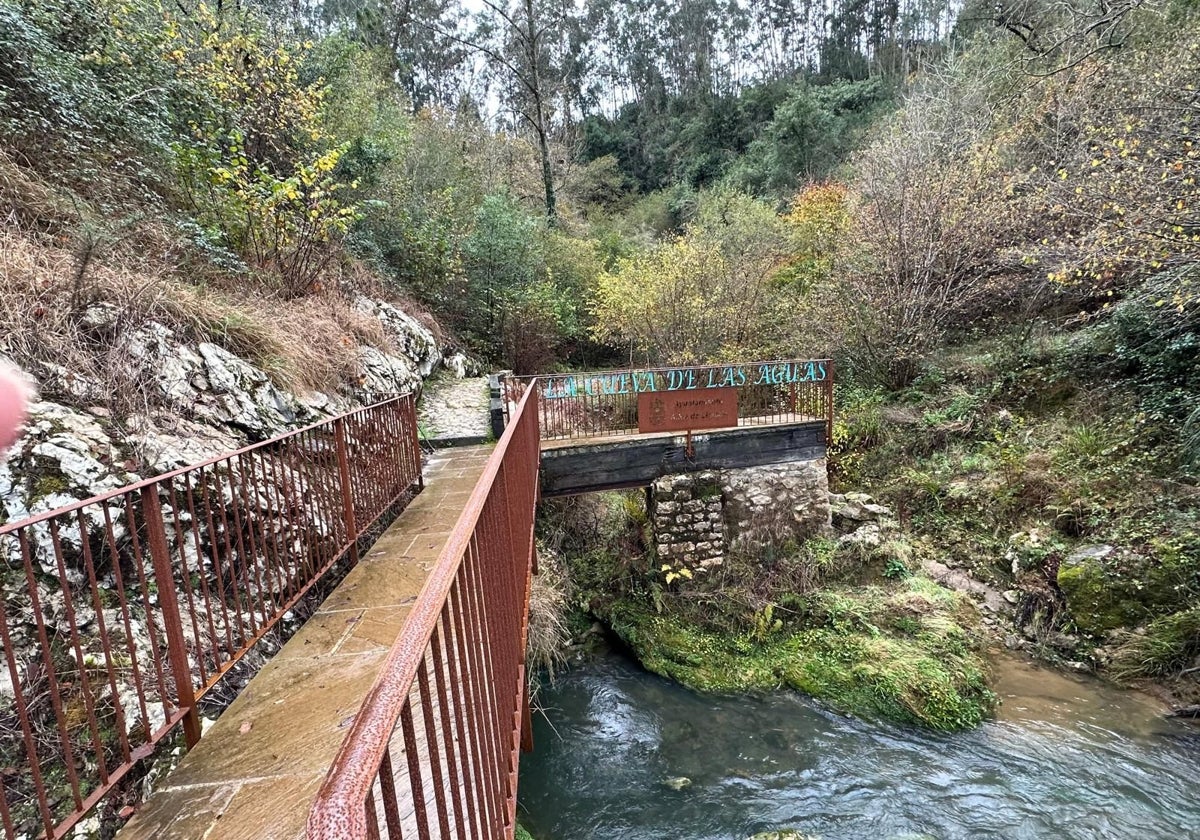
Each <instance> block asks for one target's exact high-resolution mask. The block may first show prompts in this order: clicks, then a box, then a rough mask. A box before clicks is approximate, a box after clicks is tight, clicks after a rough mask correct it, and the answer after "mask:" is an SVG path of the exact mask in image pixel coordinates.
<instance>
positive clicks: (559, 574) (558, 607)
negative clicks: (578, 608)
mask: <svg viewBox="0 0 1200 840" xmlns="http://www.w3.org/2000/svg"><path fill="white" fill-rule="evenodd" d="M570 593H571V584H570V580H569V579H568V577H567V569H566V563H565V562H564V561H563V559H562V558H561V557H560V556H559V555H558V554H557V553H555V552H553V551H550V550H549V549H547V548H546V547H545V546H544V545H543V546H540V547H539V549H538V573H537V574H536V575H534V577H533V586H532V588H531V590H530V593H529V635H528V638H527V641H526V645H525V649H526V652H527V654H526V655H527V659H528V661H529V664H530V669H529V670H530V672H531V673H533V672H536V671H541V672H543V673H545V674H546V675H547V676H549V677H550V678H551V679H553V678H554V675H555V674H556V673H557V672H558V671H559V670H560V669H562V668H563V667H564V666H565V665H566V664H567V658H566V649H567V645H568V644H570V641H571V634H570V631H569V630H568V629H567V619H566V616H567V611H568V610H569V609H570V604H569V602H570Z"/></svg>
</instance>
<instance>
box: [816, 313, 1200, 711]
mask: <svg viewBox="0 0 1200 840" xmlns="http://www.w3.org/2000/svg"><path fill="white" fill-rule="evenodd" d="M1094 338H1095V336H1094V335H1088V334H1087V333H1086V332H1085V333H1082V334H1080V335H1076V336H1073V337H1062V336H1059V337H1055V338H1048V339H1045V340H1043V341H1033V342H1028V341H1026V342H1019V341H1018V340H1017V339H1016V338H1013V339H1011V340H1002V339H993V340H989V341H987V342H983V343H978V344H973V345H969V346H966V347H960V348H957V349H954V350H950V351H947V353H946V354H945V355H944V356H943V358H942V360H941V362H940V363H939V364H938V365H937V367H936V368H934V369H932V370H931V371H930V372H929V373H928V374H927V375H926V376H925V377H924V378H923V379H922V380H920V381H918V383H916V385H915V386H914V387H912V388H911V389H909V390H908V391H906V392H903V393H900V394H882V393H877V392H875V393H872V392H863V391H858V392H846V393H843V394H842V395H841V399H840V404H841V410H842V416H843V420H842V421H841V423H840V424H839V429H838V435H837V437H838V438H839V440H838V449H839V455H838V456H837V457H836V458H835V467H836V470H837V472H838V481H839V483H840V484H841V485H843V486H844V487H862V488H866V489H869V490H870V491H871V492H873V493H875V494H876V495H879V496H882V497H883V498H884V499H885V500H887V501H888V502H889V503H891V504H892V505H893V506H895V507H896V508H897V509H898V511H899V512H900V514H901V518H902V520H903V522H904V524H905V527H906V529H907V530H908V532H909V535H910V537H911V540H912V542H913V544H915V545H924V546H936V550H935V551H936V555H937V556H936V559H939V560H942V561H943V562H949V563H950V564H951V565H956V566H960V567H963V568H965V569H967V570H969V571H970V572H971V573H972V574H973V575H974V576H975V577H977V578H979V579H982V580H985V581H988V582H990V583H993V584H994V585H998V586H1000V587H1001V588H1010V587H1011V588H1015V589H1017V590H1018V591H1019V593H1020V602H1019V610H1020V616H1019V622H1020V624H1021V625H1022V626H1023V629H1024V630H1025V632H1026V635H1028V636H1030V637H1032V639H1033V640H1034V642H1035V643H1041V642H1043V641H1045V640H1047V639H1051V638H1053V639H1054V641H1055V643H1056V645H1057V648H1058V649H1057V651H1053V650H1051V649H1050V648H1049V647H1043V648H1042V649H1043V651H1044V652H1047V653H1049V654H1051V655H1065V656H1068V657H1070V658H1074V659H1081V660H1084V661H1088V662H1091V663H1093V664H1095V665H1096V666H1097V667H1098V668H1099V669H1100V670H1102V671H1105V670H1107V671H1108V672H1109V673H1110V674H1112V675H1113V676H1116V677H1120V678H1123V679H1129V680H1136V679H1138V678H1141V677H1161V676H1163V675H1166V674H1172V673H1174V672H1176V671H1178V670H1179V669H1180V668H1181V667H1182V666H1184V665H1187V664H1190V663H1191V659H1192V657H1194V656H1195V655H1196V654H1198V653H1200V633H1197V629H1198V625H1200V621H1198V620H1197V617H1196V615H1197V613H1196V610H1195V609H1194V608H1193V607H1194V604H1195V603H1196V599H1197V597H1198V596H1200V492H1197V489H1196V487H1195V479H1194V477H1190V476H1189V469H1188V467H1187V465H1186V462H1185V460H1184V459H1185V455H1186V453H1184V452H1182V451H1181V444H1180V441H1181V436H1180V434H1179V423H1177V422H1176V421H1175V420H1173V418H1172V416H1171V414H1170V413H1169V412H1162V411H1156V410H1155V408H1154V403H1153V399H1154V398H1155V397H1156V395H1157V394H1160V393H1161V390H1160V389H1152V388H1141V387H1140V386H1139V381H1138V380H1136V379H1122V378H1121V377H1113V376H1109V377H1094V376H1089V375H1088V370H1089V365H1088V364H1087V359H1086V358H1085V357H1086V356H1087V355H1088V353H1089V352H1090V350H1089V346H1090V343H1091V342H1093V340H1094ZM1091 349H1095V348H1094V347H1092V348H1091ZM1141 384H1142V385H1144V384H1146V383H1145V382H1144V381H1143V382H1141ZM1091 546H1107V547H1108V548H1103V549H1097V550H1095V551H1092V552H1081V551H1080V550H1081V549H1086V548H1087V547H1091ZM928 550H929V549H927V551H928ZM1146 625H1148V627H1149V632H1146V631H1145V630H1138V629H1137V628H1139V627H1144V626H1146ZM1134 631H1136V632H1134ZM1173 687H1174V688H1175V689H1176V690H1177V691H1178V692H1179V693H1180V694H1181V695H1184V696H1183V698H1181V699H1187V697H1189V696H1192V694H1193V693H1194V691H1195V689H1194V686H1193V685H1192V684H1191V683H1190V682H1189V681H1186V680H1184V681H1176V682H1175V683H1174V684H1173ZM1192 702H1194V700H1192Z"/></svg>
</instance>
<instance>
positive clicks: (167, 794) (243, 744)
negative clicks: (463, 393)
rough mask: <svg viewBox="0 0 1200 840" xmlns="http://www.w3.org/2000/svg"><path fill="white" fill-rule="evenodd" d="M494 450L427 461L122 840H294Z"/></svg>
mask: <svg viewBox="0 0 1200 840" xmlns="http://www.w3.org/2000/svg"><path fill="white" fill-rule="evenodd" d="M490 452H491V448H490V447H486V446H476V447H469V448H459V449H448V450H439V451H438V452H436V453H434V454H433V455H432V456H429V457H427V459H426V463H425V469H424V475H425V489H424V491H422V492H421V493H420V494H419V495H418V496H417V497H416V498H415V499H414V500H413V502H412V503H411V504H410V505H409V506H408V508H407V509H406V510H405V511H404V512H403V513H402V514H401V515H400V517H399V518H398V519H397V520H396V521H395V522H394V523H393V524H392V526H391V527H390V528H388V530H387V531H386V532H385V533H384V534H383V536H382V537H380V539H379V540H378V541H377V542H376V543H375V545H374V546H372V547H371V548H370V549H368V550H367V551H366V552H365V553H364V556H363V557H362V558H361V559H360V561H359V563H358V565H357V566H356V567H355V568H354V569H352V570H351V571H350V573H349V574H348V575H347V576H346V578H345V580H343V581H342V583H341V584H340V585H339V586H338V587H337V588H336V589H335V590H334V591H333V593H332V594H330V596H329V597H328V598H327V599H326V600H325V602H324V603H323V604H322V605H321V607H320V609H319V610H318V611H317V612H316V614H315V615H313V617H312V618H310V619H309V620H308V622H307V623H306V624H305V625H304V627H303V628H301V630H300V631H299V632H298V633H296V635H295V636H293V637H292V638H291V639H290V640H289V641H288V643H287V644H286V645H284V647H283V649H282V650H281V651H280V652H279V653H278V654H277V655H276V656H275V657H274V658H273V659H272V660H271V661H270V662H268V663H267V664H266V665H265V666H264V667H263V669H262V670H261V671H260V672H259V673H258V674H257V675H256V676H255V677H254V679H253V680H251V681H250V683H249V685H247V686H246V688H245V689H244V690H243V691H242V693H241V694H240V695H239V696H238V698H237V700H235V701H234V702H233V704H232V705H231V706H230V707H229V708H228V709H226V711H225V712H224V714H222V715H221V717H220V718H219V719H218V720H217V722H216V723H215V724H213V725H212V727H211V728H210V729H209V730H208V731H207V733H206V734H205V735H204V737H203V738H202V739H201V741H200V743H199V744H197V745H196V747H195V748H194V749H193V750H192V751H191V752H189V753H188V754H187V755H186V756H185V757H184V758H183V760H182V761H181V762H180V764H179V766H178V767H177V768H176V769H175V770H174V771H173V772H172V773H171V774H170V775H169V776H168V777H167V779H166V780H165V782H164V783H162V784H161V786H160V787H159V789H158V790H157V791H156V792H155V793H154V794H153V795H152V796H151V797H150V798H149V799H148V800H147V801H146V802H145V803H144V804H143V805H142V806H141V807H140V808H139V810H138V812H137V814H135V815H134V817H133V818H132V819H131V820H130V821H129V823H128V824H127V825H126V826H125V827H124V828H122V829H121V830H120V831H119V832H118V834H117V838H118V840H152V839H153V840H200V838H204V840H243V838H245V840H250V838H254V840H296V838H300V837H302V836H303V833H304V825H305V821H306V819H307V817H308V811H309V807H310V805H311V804H312V801H313V799H314V797H315V796H316V793H317V790H318V788H319V787H320V785H321V781H322V779H323V778H324V775H325V772H326V770H327V768H328V767H329V765H330V764H331V763H332V761H333V757H334V755H335V754H336V752H337V749H338V747H339V746H340V745H341V743H342V739H343V737H344V736H345V733H346V727H347V726H348V725H349V723H350V721H351V719H352V718H353V716H354V714H355V713H356V712H357V711H358V708H359V705H360V704H361V702H362V699H363V697H364V696H365V695H366V693H367V691H368V689H369V688H370V686H371V684H372V683H373V682H374V680H375V677H376V675H377V673H378V670H379V667H380V665H381V663H382V662H383V660H384V658H385V656H386V654H387V651H388V649H389V648H390V647H391V645H392V642H393V641H394V640H395V639H396V636H397V635H398V634H399V632H400V628H401V627H402V626H403V624H404V621H405V618H406V617H407V616H408V613H409V611H410V609H411V608H412V604H413V603H414V602H415V600H416V597H417V594H418V593H419V592H420V590H421V587H422V586H423V585H424V583H425V578H426V577H427V575H428V574H429V572H430V571H431V570H432V569H433V567H434V564H435V563H436V561H437V558H438V555H439V554H440V553H441V551H442V548H443V547H444V545H445V543H446V541H447V539H448V537H449V534H450V531H451V529H452V528H453V526H454V523H455V522H456V521H457V519H458V516H459V514H460V513H461V511H462V509H463V506H464V504H465V503H466V501H467V498H468V497H469V495H470V493H471V490H472V488H474V486H475V483H476V482H477V481H478V479H479V476H480V474H481V473H482V472H483V467H484V464H485V462H486V460H487V457H488V455H489V454H490Z"/></svg>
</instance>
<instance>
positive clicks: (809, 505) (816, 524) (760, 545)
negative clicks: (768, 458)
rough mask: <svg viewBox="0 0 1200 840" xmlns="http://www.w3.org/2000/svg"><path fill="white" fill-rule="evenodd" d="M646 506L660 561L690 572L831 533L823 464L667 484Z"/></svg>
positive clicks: (656, 487) (686, 476) (658, 485)
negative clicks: (729, 556) (736, 555)
mask: <svg viewBox="0 0 1200 840" xmlns="http://www.w3.org/2000/svg"><path fill="white" fill-rule="evenodd" d="M648 505H649V509H650V521H651V525H652V527H653V532H654V543H655V546H656V548H657V550H658V557H659V559H660V560H661V561H662V562H663V563H664V564H670V565H672V566H674V567H678V568H688V569H690V570H691V571H692V572H695V571H698V570H703V569H709V568H712V567H713V566H719V565H720V564H721V563H722V562H723V561H724V559H725V556H726V554H727V553H729V552H737V553H746V554H753V553H756V552H761V551H763V550H764V549H767V548H769V547H771V546H778V545H781V544H783V543H786V542H799V541H801V540H804V539H807V538H809V537H812V536H817V535H821V534H827V533H829V532H830V530H831V516H830V508H829V479H828V475H827V472H826V464H825V459H824V458H817V459H814V460H810V461H798V462H795V463H790V464H772V465H770V466H763V467H746V468H743V469H729V470H712V471H707V472H700V473H683V474H680V475H669V476H664V477H663V478H660V479H659V480H657V481H656V482H654V484H653V485H652V486H651V487H650V493H649V500H648Z"/></svg>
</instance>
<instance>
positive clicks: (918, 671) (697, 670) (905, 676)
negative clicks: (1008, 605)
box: [611, 577, 996, 730]
mask: <svg viewBox="0 0 1200 840" xmlns="http://www.w3.org/2000/svg"><path fill="white" fill-rule="evenodd" d="M611 620H612V625H613V629H614V630H615V631H616V632H617V633H618V634H619V635H620V636H621V637H622V638H623V639H624V640H625V641H626V642H627V643H628V644H629V645H630V646H631V647H632V648H633V650H634V652H635V653H636V654H637V656H638V658H639V659H640V660H641V662H642V664H643V665H644V666H645V667H646V668H647V669H648V670H650V671H653V672H654V673H657V674H660V675H662V676H665V677H668V678H670V679H673V680H676V681H678V682H680V683H683V684H684V685H687V686H689V687H691V688H693V689H696V690H699V691H728V692H732V691H761V690H768V689H773V688H778V687H781V686H785V685H786V686H790V687H792V688H795V689H798V690H800V691H804V692H806V693H808V694H811V695H813V696H814V697H818V698H820V699H822V700H824V701H826V702H828V703H829V704H830V705H832V706H834V707H835V708H837V709H839V710H841V711H844V712H849V713H852V714H859V715H864V716H868V717H878V718H886V719H890V720H895V721H899V722H904V723H914V724H920V725H923V726H928V727H930V728H933V729H940V730H959V729H966V728H969V727H972V726H976V725H978V724H979V723H980V722H981V721H983V720H984V719H985V718H986V717H987V716H988V715H989V714H990V713H991V711H992V709H993V708H994V706H995V702H996V698H995V695H994V694H993V693H992V692H991V691H990V690H989V689H988V686H987V671H986V665H985V663H984V661H983V659H982V657H981V656H980V654H979V651H978V644H977V642H976V640H975V636H974V634H973V632H972V631H971V630H970V629H969V628H968V627H966V626H964V624H970V623H972V613H971V608H970V607H969V606H968V605H966V604H965V602H964V601H963V600H962V599H961V598H960V597H959V596H957V595H956V594H955V593H952V592H950V591H949V590H946V589H943V588H941V587H939V586H937V585H936V584H934V583H932V582H930V581H928V580H926V579H923V578H919V577H913V578H909V579H906V580H904V581H901V582H899V583H897V584H896V585H894V586H893V587H889V588H885V587H861V588H856V589H851V588H846V589H837V590H827V591H825V592H822V593H819V594H818V595H815V596H813V597H812V598H811V599H810V601H809V604H808V610H807V614H806V615H804V616H802V617H800V618H799V620H794V621H792V622H791V623H790V626H786V625H785V626H782V627H780V629H778V630H777V631H774V632H771V633H768V634H766V636H765V638H763V637H759V636H752V635H737V636H731V635H729V634H727V633H721V632H715V631H712V630H709V629H706V628H704V627H700V626H697V625H695V624H693V623H688V622H687V621H686V620H684V619H681V618H679V617H677V616H672V615H665V614H657V613H654V612H652V611H649V610H645V609H643V608H641V607H639V606H638V605H636V604H631V603H628V602H624V603H621V604H619V605H616V606H615V608H614V610H613V613H612V616H611Z"/></svg>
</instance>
